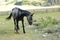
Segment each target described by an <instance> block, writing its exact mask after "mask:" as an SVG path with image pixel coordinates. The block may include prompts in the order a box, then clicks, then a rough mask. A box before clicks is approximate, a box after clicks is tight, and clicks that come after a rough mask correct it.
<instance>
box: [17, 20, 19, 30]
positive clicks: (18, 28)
mask: <svg viewBox="0 0 60 40" xmlns="http://www.w3.org/2000/svg"><path fill="white" fill-rule="evenodd" d="M17 30H19V25H18V20H17Z"/></svg>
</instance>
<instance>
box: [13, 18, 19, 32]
mask: <svg viewBox="0 0 60 40" xmlns="http://www.w3.org/2000/svg"><path fill="white" fill-rule="evenodd" d="M14 30H15V32H16V33H18V29H17V22H16V20H15V19H14Z"/></svg>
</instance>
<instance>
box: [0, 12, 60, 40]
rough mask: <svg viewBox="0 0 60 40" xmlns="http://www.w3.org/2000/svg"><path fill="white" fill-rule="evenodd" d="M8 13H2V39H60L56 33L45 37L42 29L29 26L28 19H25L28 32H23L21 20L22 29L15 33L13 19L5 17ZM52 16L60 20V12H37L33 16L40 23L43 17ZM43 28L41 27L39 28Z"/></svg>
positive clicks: (0, 25) (0, 32)
mask: <svg viewBox="0 0 60 40" xmlns="http://www.w3.org/2000/svg"><path fill="white" fill-rule="evenodd" d="M7 16H8V15H2V14H1V15H0V40H60V38H58V37H57V36H55V33H53V34H49V36H47V37H43V33H42V32H41V30H39V31H38V30H37V29H34V28H29V27H28V24H27V21H26V19H25V29H26V34H23V32H22V27H21V22H20V23H19V26H20V30H19V34H15V33H14V27H13V26H14V25H13V20H12V19H11V20H9V21H8V20H6V19H5V18H6V17H7ZM48 16H49V17H52V18H55V19H57V20H58V21H59V20H60V12H48V13H35V14H34V16H33V21H34V20H36V22H33V24H35V23H39V22H40V20H41V18H43V17H44V18H45V17H48ZM39 29H41V28H39Z"/></svg>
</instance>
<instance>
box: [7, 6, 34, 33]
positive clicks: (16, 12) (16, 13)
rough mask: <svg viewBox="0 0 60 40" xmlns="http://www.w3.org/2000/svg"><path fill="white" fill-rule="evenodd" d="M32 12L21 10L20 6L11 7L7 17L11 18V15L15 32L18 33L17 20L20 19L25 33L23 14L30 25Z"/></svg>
mask: <svg viewBox="0 0 60 40" xmlns="http://www.w3.org/2000/svg"><path fill="white" fill-rule="evenodd" d="M33 14H34V13H33ZM33 14H31V12H29V11H27V10H22V9H20V8H17V7H15V8H13V9H12V11H11V13H10V15H9V17H7V19H11V17H13V20H14V26H15V28H14V29H15V31H16V33H18V30H19V26H18V22H19V21H22V27H23V33H25V28H24V16H26V17H27V20H28V23H29V25H32V16H33Z"/></svg>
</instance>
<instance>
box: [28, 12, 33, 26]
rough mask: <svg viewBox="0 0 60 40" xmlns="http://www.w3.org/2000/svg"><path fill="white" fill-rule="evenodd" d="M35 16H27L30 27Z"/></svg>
mask: <svg viewBox="0 0 60 40" xmlns="http://www.w3.org/2000/svg"><path fill="white" fill-rule="evenodd" d="M33 14H34V13H33ZM33 14H30V15H28V16H27V20H28V23H29V25H32V20H33V19H32V16H33Z"/></svg>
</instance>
